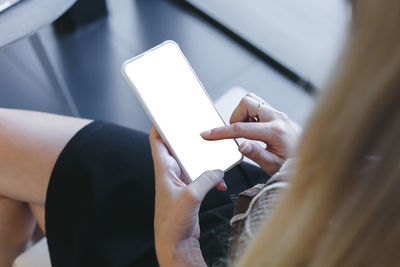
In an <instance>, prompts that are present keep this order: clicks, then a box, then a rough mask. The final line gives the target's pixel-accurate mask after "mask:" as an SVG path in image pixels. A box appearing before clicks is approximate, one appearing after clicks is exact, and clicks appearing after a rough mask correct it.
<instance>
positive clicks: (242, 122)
mask: <svg viewBox="0 0 400 267" xmlns="http://www.w3.org/2000/svg"><path fill="white" fill-rule="evenodd" d="M260 105H261V106H260ZM259 106H260V112H259V114H257V112H258V108H259ZM257 115H258V116H257ZM230 123H231V125H227V126H223V127H218V128H214V129H211V130H209V131H205V132H203V133H201V136H202V137H203V138H204V139H206V140H220V139H229V138H245V139H247V140H246V141H244V142H243V143H242V144H241V145H240V146H239V151H240V152H241V153H242V154H243V155H244V156H246V157H248V158H250V159H251V160H253V161H254V162H256V163H257V164H258V165H260V167H261V168H262V169H263V170H264V171H265V172H266V173H267V174H269V175H271V176H272V175H273V174H275V173H276V172H277V171H279V169H280V167H281V166H282V164H283V163H284V162H285V160H286V159H287V158H288V157H289V155H290V154H291V152H292V151H293V150H294V147H295V145H296V142H297V139H298V137H299V135H300V132H301V129H300V127H299V126H298V125H297V124H296V123H295V122H293V121H292V120H290V119H289V117H288V116H287V115H286V114H285V113H282V112H280V111H278V110H276V109H274V108H273V107H271V106H270V105H268V104H267V103H266V102H265V101H264V100H262V99H261V98H259V97H258V96H256V95H255V94H252V93H248V94H247V95H246V96H245V97H243V98H242V100H241V101H240V103H239V105H238V106H237V107H236V109H235V110H234V111H233V113H232V116H231V119H230ZM252 140H258V141H262V142H263V143H265V144H266V147H265V148H264V147H262V146H261V145H260V144H258V143H257V142H254V141H252Z"/></svg>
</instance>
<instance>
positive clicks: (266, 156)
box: [239, 141, 282, 175]
mask: <svg viewBox="0 0 400 267" xmlns="http://www.w3.org/2000/svg"><path fill="white" fill-rule="evenodd" d="M239 151H240V152H241V153H242V154H243V155H244V156H246V157H248V158H249V159H251V160H253V161H254V162H255V163H257V164H258V165H260V167H261V168H262V169H263V170H264V171H265V172H266V173H268V174H269V175H272V174H274V173H275V172H276V171H277V170H276V166H275V165H277V164H276V163H277V162H281V161H282V160H281V159H280V158H279V156H277V155H275V154H274V153H272V152H270V151H268V150H266V149H265V148H263V147H262V146H261V145H260V144H257V143H254V142H246V141H245V142H243V143H242V144H241V145H240V147H239ZM278 170H279V167H278Z"/></svg>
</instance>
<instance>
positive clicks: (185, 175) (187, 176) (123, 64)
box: [121, 40, 243, 182]
mask: <svg viewBox="0 0 400 267" xmlns="http://www.w3.org/2000/svg"><path fill="white" fill-rule="evenodd" d="M169 43H170V44H173V45H175V46H176V47H177V48H178V50H179V53H180V54H181V55H182V57H183V58H184V59H185V61H186V63H187V65H188V66H189V68H190V70H191V71H192V73H193V75H194V76H195V77H196V79H197V82H198V83H199V84H200V86H201V88H202V89H203V92H204V93H205V94H206V96H207V97H208V99H209V100H210V102H211V104H212V106H213V107H214V110H215V112H216V113H217V114H218V116H219V117H220V118H221V121H222V122H223V124H224V125H225V126H226V123H225V121H224V119H223V118H222V117H221V115H220V114H219V112H218V110H217V109H216V107H215V105H214V102H213V101H212V99H211V97H210V96H209V94H208V93H207V91H206V90H205V88H204V86H203V83H202V82H201V81H200V79H199V78H198V77H197V75H196V73H195V71H194V70H193V68H192V66H191V65H190V63H189V61H188V60H187V58H186V57H185V55H184V54H183V52H182V50H181V48H180V47H179V45H178V44H177V43H176V42H175V41H173V40H167V41H164V42H162V43H161V44H159V45H157V46H155V47H153V48H150V49H149V50H147V51H145V52H143V53H141V54H139V55H137V56H135V57H133V58H131V59H128V60H126V61H125V62H123V63H122V66H121V71H122V75H123V76H124V78H125V80H126V81H127V82H128V85H129V87H130V88H131V90H132V91H133V93H134V94H135V96H136V98H137V99H138V100H139V103H140V105H141V106H142V108H143V109H144V111H145V113H146V114H147V116H148V117H149V118H150V120H151V122H152V123H153V125H154V127H155V128H156V130H157V131H158V133H159V134H160V136H161V138H162V139H163V141H164V143H165V144H166V146H167V147H168V150H169V152H170V153H171V154H172V156H173V157H174V158H175V160H176V161H177V162H178V165H179V167H180V168H181V170H182V172H183V175H184V178H187V179H189V180H190V181H189V180H187V182H192V181H194V180H196V179H197V178H198V177H190V175H189V173H188V172H187V170H186V168H185V167H184V166H183V164H182V163H181V161H180V159H179V157H178V156H177V155H176V153H175V151H174V149H173V148H172V146H171V145H170V143H169V142H168V139H167V138H166V137H165V135H164V133H163V131H162V129H160V127H159V125H158V123H157V121H156V119H155V118H154V116H153V114H152V113H151V111H150V109H149V108H148V107H147V105H146V103H145V101H144V100H143V98H142V96H141V95H140V93H139V90H138V89H137V88H136V86H135V85H134V83H133V82H132V81H131V79H130V78H129V77H128V75H127V73H126V71H125V69H126V67H127V65H128V64H129V63H131V62H132V61H135V60H137V59H138V58H140V57H143V56H145V55H146V54H147V53H150V52H152V51H153V50H156V49H158V48H160V47H162V46H164V45H166V44H169ZM233 140H234V141H235V143H236V145H237V146H238V147H239V144H238V142H237V141H236V139H233ZM242 160H243V155H242V156H241V157H240V159H239V160H238V161H236V162H234V163H233V164H232V165H231V166H229V167H228V168H226V169H225V170H222V171H224V172H227V171H229V170H230V169H232V168H233V167H235V166H236V165H237V164H239V163H240V162H242Z"/></svg>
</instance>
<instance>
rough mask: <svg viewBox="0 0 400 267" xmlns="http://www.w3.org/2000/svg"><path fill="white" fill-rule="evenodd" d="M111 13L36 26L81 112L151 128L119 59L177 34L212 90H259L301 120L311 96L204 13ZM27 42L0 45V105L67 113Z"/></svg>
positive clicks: (122, 8)
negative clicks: (60, 30)
mask: <svg viewBox="0 0 400 267" xmlns="http://www.w3.org/2000/svg"><path fill="white" fill-rule="evenodd" d="M108 7H109V16H108V17H107V18H104V19H102V20H100V21H98V22H97V23H95V24H92V25H90V26H87V27H85V28H83V29H80V30H79V31H77V32H75V33H73V34H67V35H62V36H57V35H56V34H55V33H54V32H53V30H52V28H51V27H50V26H49V27H46V28H44V29H42V30H40V36H41V37H42V40H43V41H44V43H45V46H46V48H47V51H48V53H49V55H50V57H51V59H52V60H53V61H54V62H55V63H56V65H57V66H58V67H59V68H60V70H61V72H62V75H63V76H64V78H65V80H66V82H67V84H68V87H69V88H70V91H71V93H72V96H73V98H74V100H75V101H76V104H77V106H78V109H79V111H80V113H81V115H82V117H86V118H92V119H102V120H108V121H112V122H116V123H119V124H122V125H126V126H130V127H133V128H136V129H140V130H146V131H147V130H148V129H149V127H150V121H149V120H148V119H147V117H146V115H145V113H144V112H143V111H142V108H141V107H140V105H139V103H138V101H137V100H136V98H135V96H134V95H133V94H132V93H131V91H130V89H129V87H128V86H127V85H126V82H125V80H124V79H123V77H122V75H121V72H120V66H121V63H122V62H123V61H125V60H126V59H128V58H131V57H133V56H135V55H137V54H139V53H141V52H143V51H145V50H147V49H149V48H151V47H153V46H155V45H157V44H159V43H161V42H162V41H164V40H167V39H172V40H175V41H176V42H177V43H178V44H179V45H180V46H181V48H182V50H183V52H184V54H185V55H186V57H187V58H188V60H189V62H190V63H191V64H192V66H193V69H194V70H195V72H196V73H197V75H198V76H199V78H200V80H201V81H202V82H203V84H204V86H205V88H206V89H207V91H208V92H209V94H210V96H211V98H213V99H214V100H216V99H217V98H218V97H219V96H221V95H222V94H223V93H224V92H225V91H227V90H228V89H229V88H230V87H233V86H242V87H244V88H246V89H248V90H250V91H253V92H255V93H256V94H258V95H260V96H262V97H263V98H264V99H266V100H267V101H268V102H270V103H271V104H272V105H273V106H275V107H276V108H278V109H280V110H282V111H284V112H286V113H288V114H289V116H291V117H292V118H293V119H294V120H296V121H298V122H299V123H301V124H302V123H304V122H305V120H306V119H307V117H308V115H309V114H310V112H311V110H312V108H313V103H314V102H313V98H312V97H311V96H310V95H309V94H308V93H306V92H305V91H304V90H303V89H301V88H300V87H298V86H297V85H295V84H293V83H292V82H291V81H289V80H287V79H286V78H285V77H283V76H281V75H280V74H279V73H277V72H276V71H275V70H274V69H272V68H271V67H269V66H268V65H267V64H266V63H264V62H263V61H262V60H260V59H259V58H257V57H256V56H254V55H253V54H252V53H250V52H248V51H247V49H246V48H244V47H242V46H241V45H239V44H237V43H236V42H235V41H234V40H233V39H231V38H230V37H229V36H227V35H226V34H224V33H223V32H221V31H220V30H219V29H217V28H215V27H214V26H213V25H212V24H210V23H209V22H208V21H206V20H205V19H204V18H202V17H199V16H198V15H197V14H196V13H194V12H190V10H187V9H183V8H181V7H179V6H177V5H176V4H174V3H172V2H170V1H167V0H114V1H111V0H110V1H108ZM61 103H62V102H61V101H59V99H57V97H56V95H55V94H54V93H53V91H52V88H51V86H50V85H49V82H48V80H47V78H46V75H45V73H44V72H43V70H42V68H41V66H40V64H39V62H38V60H37V58H36V55H35V54H34V52H33V50H32V48H31V46H30V44H29V42H28V41H27V40H21V41H18V42H17V43H14V44H12V45H10V46H8V47H6V48H4V49H2V50H0V106H1V107H12V108H22V109H32V110H40V111H47V112H54V113H59V114H68V113H67V109H65V107H63V106H62V104H61Z"/></svg>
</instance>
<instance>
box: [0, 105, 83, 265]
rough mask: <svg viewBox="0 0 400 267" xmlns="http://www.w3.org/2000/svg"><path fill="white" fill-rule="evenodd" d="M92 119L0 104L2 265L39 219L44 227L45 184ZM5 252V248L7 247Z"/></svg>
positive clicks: (10, 258)
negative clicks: (13, 108) (7, 106)
mask: <svg viewBox="0 0 400 267" xmlns="http://www.w3.org/2000/svg"><path fill="white" fill-rule="evenodd" d="M90 122H91V121H90V120H83V119H77V118H70V117H65V116H59V115H52V114H46V113H40V112H32V111H22V110H11V109H0V250H1V251H10V252H11V251H13V253H8V254H6V255H2V254H1V253H0V266H9V265H10V264H9V263H10V262H12V261H13V260H14V258H15V256H16V255H17V254H16V253H17V252H18V253H19V252H20V250H21V249H23V247H24V244H26V242H27V240H28V239H29V236H30V234H32V231H33V229H34V226H35V225H36V224H35V221H34V219H33V216H34V217H35V218H36V219H37V221H38V223H39V225H40V226H41V227H42V229H43V231H44V204H45V200H46V190H47V185H48V182H49V178H50V175H51V172H52V169H53V166H54V164H55V162H56V160H57V158H58V155H59V154H60V152H61V151H62V149H63V148H64V147H65V145H66V144H67V142H68V141H69V140H70V139H71V137H72V136H73V135H74V134H75V133H76V132H77V131H79V130H80V129H81V128H82V127H84V126H85V125H87V124H88V123H90ZM3 254H4V253H3Z"/></svg>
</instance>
